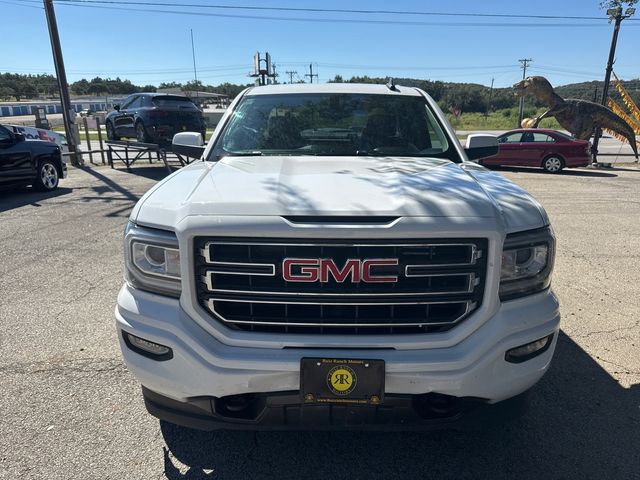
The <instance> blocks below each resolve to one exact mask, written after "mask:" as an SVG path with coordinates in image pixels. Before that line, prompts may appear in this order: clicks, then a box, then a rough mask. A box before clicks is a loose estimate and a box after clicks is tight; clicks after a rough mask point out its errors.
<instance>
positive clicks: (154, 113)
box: [105, 93, 206, 143]
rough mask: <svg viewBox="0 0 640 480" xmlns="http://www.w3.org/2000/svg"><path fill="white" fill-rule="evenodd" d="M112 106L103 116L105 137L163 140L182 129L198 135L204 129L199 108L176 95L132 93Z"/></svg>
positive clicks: (154, 141)
mask: <svg viewBox="0 0 640 480" xmlns="http://www.w3.org/2000/svg"><path fill="white" fill-rule="evenodd" d="M113 108H114V109H115V110H114V111H112V112H109V113H108V114H107V117H106V119H105V128H106V130H107V138H108V139H109V140H120V138H122V137H128V138H135V139H136V140H137V141H138V142H143V143H163V142H170V141H171V139H172V138H173V135H174V134H176V133H178V132H182V131H193V132H199V133H201V134H202V138H204V136H205V133H206V126H205V122H204V117H203V116H202V112H201V111H200V109H199V108H198V107H197V106H196V105H195V104H194V103H193V102H192V101H191V100H189V99H188V98H187V97H183V96H180V95H167V94H164V93H135V94H133V95H129V96H128V97H127V98H125V99H124V100H123V101H122V103H120V104H119V105H114V107H113Z"/></svg>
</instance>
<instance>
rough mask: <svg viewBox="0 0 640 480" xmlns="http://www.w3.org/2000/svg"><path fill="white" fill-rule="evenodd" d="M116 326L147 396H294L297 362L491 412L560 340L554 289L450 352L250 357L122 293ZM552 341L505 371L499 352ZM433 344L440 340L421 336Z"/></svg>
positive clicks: (291, 352) (178, 312) (505, 310)
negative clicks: (168, 352)
mask: <svg viewBox="0 0 640 480" xmlns="http://www.w3.org/2000/svg"><path fill="white" fill-rule="evenodd" d="M115 315H116V324H117V329H118V338H119V339H120V346H121V348H122V353H123V357H124V360H125V363H126V364H127V367H128V368H129V370H130V371H131V372H132V373H133V374H134V375H135V376H136V377H137V378H138V379H139V381H140V383H142V385H143V386H144V387H145V388H146V389H148V390H149V391H151V392H154V393H155V394H158V395H160V396H161V397H165V398H167V399H169V400H174V401H178V402H183V403H184V402H191V401H193V399H197V398H222V397H228V396H232V395H242V394H250V393H258V394H268V393H276V392H297V391H298V390H299V384H300V371H299V369H300V359H301V358H302V357H328V358H345V357H347V358H365V359H367V358H378V359H383V360H384V361H385V363H386V375H385V395H386V396H387V397H389V398H391V396H392V395H394V394H395V395H421V394H427V393H430V392H436V393H439V394H442V395H447V396H451V397H456V398H473V399H479V400H481V401H483V402H484V403H489V404H491V403H497V402H500V401H503V400H506V399H509V398H511V397H515V396H517V395H519V394H521V393H523V392H525V391H526V390H528V389H529V388H530V387H531V386H533V385H534V384H535V383H536V382H537V381H538V380H539V379H540V378H541V377H542V376H543V375H544V373H545V372H546V370H547V369H548V367H549V364H550V362H551V358H552V356H553V352H554V350H555V345H556V341H557V332H558V329H559V322H560V315H559V311H558V302H557V299H556V297H555V296H554V295H553V293H552V292H551V290H547V291H544V292H541V293H539V294H536V295H531V296H529V297H525V298H522V299H517V300H513V301H509V302H505V303H503V304H502V305H501V306H500V308H499V309H498V311H497V313H496V314H494V315H493V316H492V317H491V318H488V319H487V320H486V321H485V322H484V323H481V324H480V326H479V327H478V328H477V329H476V330H475V331H473V332H472V333H471V334H470V335H468V336H467V337H466V338H464V339H463V340H462V341H460V342H459V343H457V344H455V345H453V346H451V347H447V348H432V349H404V350H403V349H397V350H395V349H393V337H392V336H389V337H386V338H388V340H389V347H391V348H388V349H350V348H349V338H348V337H345V346H344V348H340V349H338V348H331V349H324V348H309V349H306V348H251V347H246V346H232V345H227V344H225V343H222V342H221V341H219V340H217V339H216V338H214V337H213V336H212V335H210V334H209V333H208V332H206V331H205V330H204V329H202V327H200V326H199V325H198V324H197V323H196V322H195V321H193V320H192V319H191V318H190V317H189V316H188V315H187V313H186V312H185V311H184V310H183V309H182V307H181V306H180V302H179V300H177V299H173V298H168V297H163V296H160V295H154V294H151V293H147V292H143V291H140V290H136V289H133V288H131V287H130V286H128V285H125V286H123V288H122V289H121V291H120V294H119V296H118V305H117V307H116V312H115ZM123 331H124V332H128V333H131V334H133V335H136V336H138V337H141V338H144V339H147V340H149V341H152V342H156V343H159V344H161V345H166V346H168V347H170V348H171V349H172V351H173V356H172V358H171V359H169V360H165V361H157V360H153V359H151V358H147V357H145V356H143V355H140V354H139V353H136V352H135V351H133V350H131V349H130V348H129V347H128V346H127V345H126V344H125V342H124V340H123V335H122V333H123ZM550 334H555V335H554V337H553V341H552V344H551V346H550V347H549V348H548V349H546V350H545V351H544V352H543V353H541V354H540V355H538V356H536V357H534V358H532V359H530V360H528V361H526V362H523V363H517V364H516V363H509V362H507V361H506V360H505V352H506V351H507V350H509V349H511V348H514V347H518V346H520V345H524V344H526V343H529V342H532V341H534V340H537V339H539V338H542V337H545V336H547V335H550ZM425 335H437V334H425Z"/></svg>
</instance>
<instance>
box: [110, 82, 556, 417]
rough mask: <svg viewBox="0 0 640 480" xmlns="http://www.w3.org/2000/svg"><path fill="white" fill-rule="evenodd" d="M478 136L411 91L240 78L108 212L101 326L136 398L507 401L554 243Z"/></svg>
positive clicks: (489, 412)
mask: <svg viewBox="0 0 640 480" xmlns="http://www.w3.org/2000/svg"><path fill="white" fill-rule="evenodd" d="M178 135H179V136H176V138H175V139H174V150H180V147H181V145H179V144H180V143H183V144H190V145H189V146H188V147H186V148H187V150H188V151H189V152H190V154H191V155H194V154H195V153H194V151H197V150H198V149H199V148H200V147H199V145H200V144H201V138H199V133H181V134H178ZM496 152H497V141H496V139H495V137H489V136H482V135H480V136H472V137H470V138H469V139H468V141H467V147H466V148H463V147H462V146H461V145H460V144H459V142H458V140H457V139H456V135H455V133H454V131H453V129H452V128H451V126H450V125H449V124H448V123H447V121H446V119H445V116H444V114H443V113H442V111H441V110H440V109H439V108H438V106H437V105H436V103H435V102H434V101H433V100H432V99H431V97H429V95H427V94H426V93H425V92H423V91H421V90H419V89H415V88H405V87H398V86H395V85H386V86H385V85H357V84H326V85H315V84H314V85H274V86H265V87H256V88H250V89H247V90H245V91H244V92H243V93H242V94H240V95H239V96H238V97H237V99H236V100H235V101H234V103H233V104H232V105H231V106H230V108H229V109H228V110H227V112H226V114H225V116H224V118H223V119H222V121H221V122H220V124H219V125H218V127H217V128H216V130H215V132H214V134H213V138H212V140H211V141H210V142H209V144H208V146H207V147H206V150H205V151H204V153H203V157H202V158H203V161H200V162H194V163H192V164H191V165H189V166H188V167H185V168H183V169H182V170H180V171H178V172H175V173H174V174H172V175H170V176H169V177H167V178H166V179H165V180H163V181H162V182H160V183H158V184H157V185H156V186H155V187H153V188H152V189H151V190H150V191H149V192H147V193H146V194H145V195H144V197H143V198H142V199H141V200H140V201H139V202H138V204H137V205H136V206H135V208H134V209H133V211H132V213H131V217H130V219H129V223H128V226H127V228H126V233H125V238H124V243H125V248H124V251H125V263H126V281H125V284H124V286H123V287H122V289H121V291H120V293H119V296H118V300H117V306H116V310H115V316H116V325H117V332H118V337H119V340H120V346H121V349H122V354H123V357H124V360H125V362H126V364H127V367H128V369H129V371H130V372H132V373H133V374H134V375H135V376H136V377H137V378H138V380H139V381H140V382H141V384H142V386H143V395H144V399H145V403H146V407H147V409H148V411H149V412H150V413H151V414H153V415H155V416H157V417H158V418H161V419H164V420H166V421H169V422H173V423H176V424H179V425H184V426H188V427H193V428H200V429H219V428H235V429H237V428H240V429H258V428H305V429H306V428H308V429H313V428H328V427H335V428H386V427H391V428H427V427H433V426H442V425H444V424H448V423H449V422H453V421H457V420H459V419H461V418H467V419H469V420H477V419H478V418H486V417H491V418H494V415H495V414H497V418H507V417H508V416H510V415H512V414H517V413H521V412H522V411H523V409H524V407H525V406H526V403H527V398H528V397H529V395H528V392H529V389H530V388H531V387H532V386H533V385H534V384H535V383H536V382H537V381H538V380H539V379H540V378H541V377H542V376H543V375H544V373H545V372H546V371H547V369H548V367H549V364H550V362H551V357H552V356H553V352H554V349H555V346H556V341H557V338H558V329H559V323H560V315H559V310H558V301H557V299H556V297H555V295H554V294H553V292H552V291H551V289H550V283H551V273H552V270H553V264H554V256H555V238H554V234H553V232H552V230H551V227H550V225H549V219H548V217H547V215H546V213H545V211H544V209H543V208H542V207H541V206H540V204H539V203H538V202H537V201H535V200H534V199H533V198H532V197H531V196H530V195H529V194H528V193H526V192H525V191H524V190H522V189H521V188H520V187H518V186H517V185H515V184H513V183H511V182H510V181H508V180H507V179H505V178H504V177H503V176H501V175H500V174H498V173H494V172H491V171H488V170H486V169H485V168H483V167H481V166H479V165H477V164H475V163H471V162H469V161H468V160H469V159H474V158H483V157H486V156H488V155H491V154H495V153H496ZM479 407H482V408H479Z"/></svg>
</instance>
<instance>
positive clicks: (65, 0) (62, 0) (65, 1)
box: [58, 0, 640, 28]
mask: <svg viewBox="0 0 640 480" xmlns="http://www.w3.org/2000/svg"><path fill="white" fill-rule="evenodd" d="M89 1H92V2H96V3H88V2H89ZM123 3H124V4H125V5H145V3H136V4H132V3H128V2H123ZM58 5H62V6H72V7H87V8H99V9H106V10H118V11H129V12H143V13H146V14H149V13H163V14H172V15H191V16H209V17H219V18H242V19H249V20H267V21H287V22H312V23H345V24H348V23H360V24H373V25H406V26H432V27H464V28H468V27H506V28H526V27H535V28H541V27H560V28H571V27H603V26H605V27H606V26H607V24H606V23H542V22H529V23H513V22H509V23H505V22H442V21H434V22H422V21H397V20H370V19H357V18H351V19H347V18H317V17H276V16H262V15H239V14H224V13H211V12H202V11H186V10H159V9H150V8H130V7H123V6H108V5H110V4H105V3H103V2H101V1H99V0H85V1H82V2H80V1H79V0H58ZM162 6H175V7H180V8H184V7H185V5H182V4H168V3H167V4H163V5H162ZM200 6H201V5H200ZM192 8H193V7H192ZM473 16H481V15H473ZM563 18H564V17H563ZM638 26H640V25H638Z"/></svg>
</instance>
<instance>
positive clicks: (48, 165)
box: [33, 160, 60, 192]
mask: <svg viewBox="0 0 640 480" xmlns="http://www.w3.org/2000/svg"><path fill="white" fill-rule="evenodd" d="M59 182H60V174H59V172H58V168H57V167H56V166H55V164H54V163H53V162H52V161H50V160H43V161H42V162H40V165H39V166H38V174H37V176H36V181H35V182H34V184H33V185H34V187H35V188H36V189H37V190H40V191H42V192H52V191H53V190H55V189H56V188H58V183H59Z"/></svg>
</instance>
